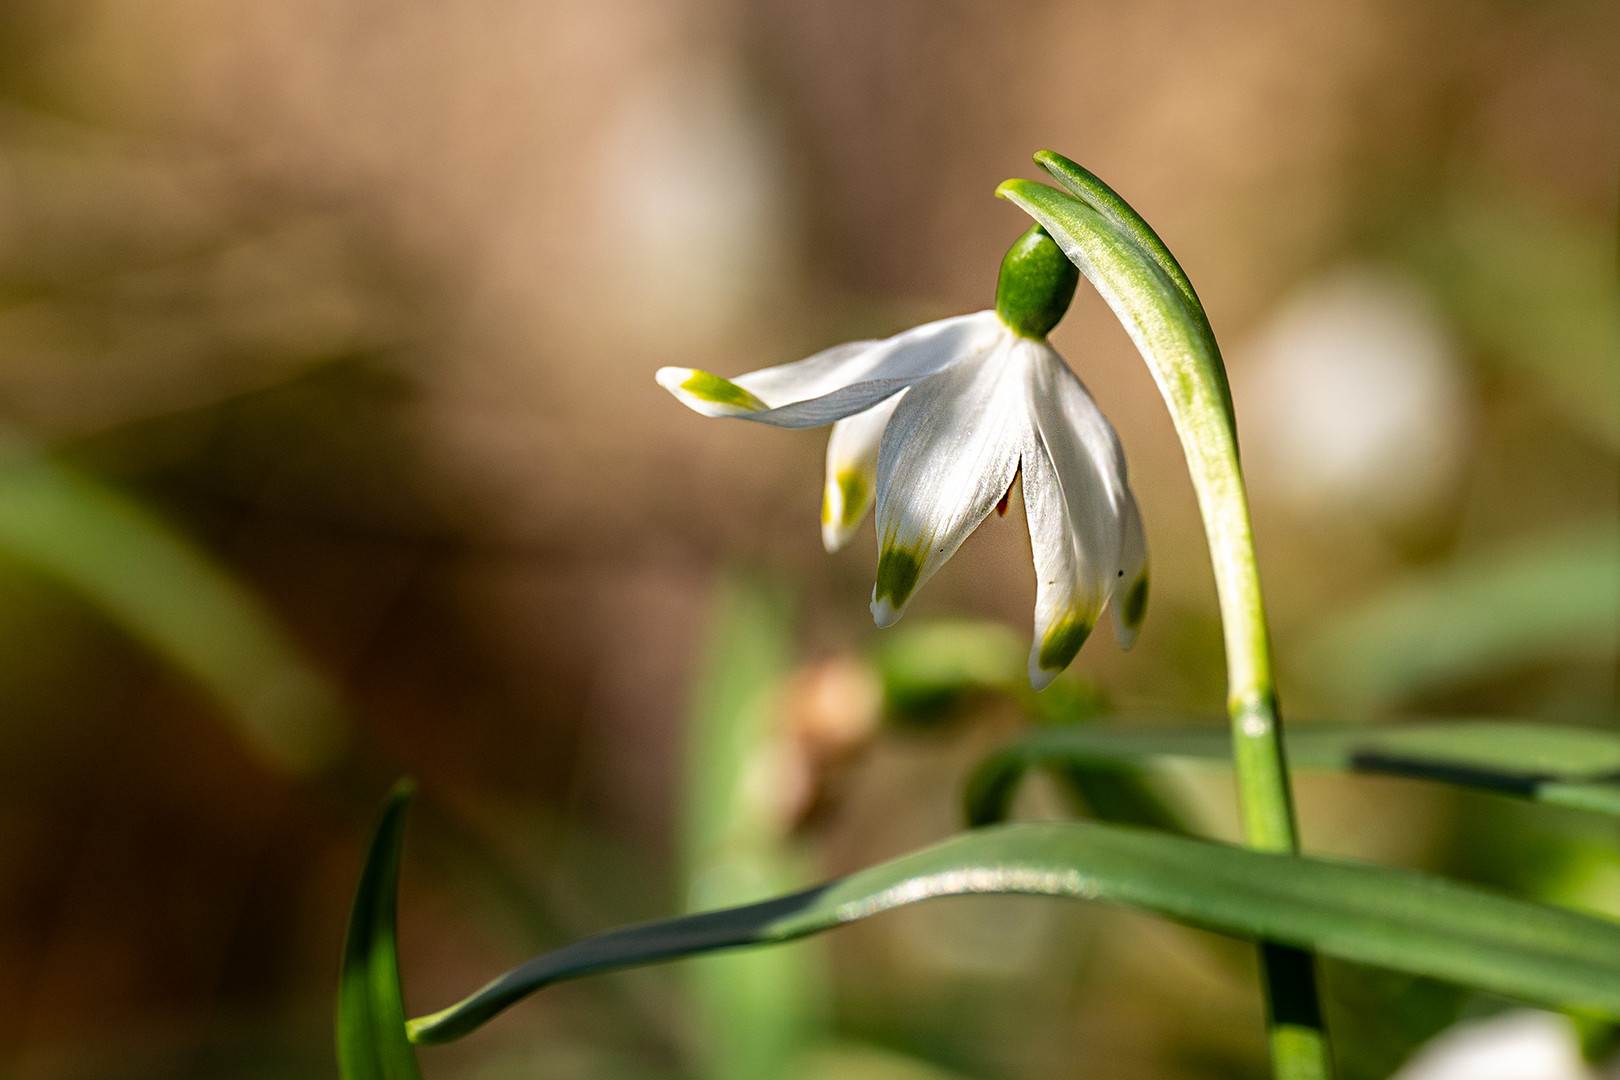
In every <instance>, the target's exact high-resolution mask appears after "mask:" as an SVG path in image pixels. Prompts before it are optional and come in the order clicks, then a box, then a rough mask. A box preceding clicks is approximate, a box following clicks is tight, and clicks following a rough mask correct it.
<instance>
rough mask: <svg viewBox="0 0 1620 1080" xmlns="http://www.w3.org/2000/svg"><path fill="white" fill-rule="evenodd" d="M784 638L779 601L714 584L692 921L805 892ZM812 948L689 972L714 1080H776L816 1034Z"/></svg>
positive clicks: (693, 760)
mask: <svg viewBox="0 0 1620 1080" xmlns="http://www.w3.org/2000/svg"><path fill="white" fill-rule="evenodd" d="M790 657H791V635H790V626H789V619H788V612H787V604H786V602H785V600H784V598H783V597H782V596H780V595H778V594H777V593H776V591H775V590H773V589H771V588H770V587H769V586H768V585H767V584H766V583H765V582H763V581H761V580H759V579H757V578H752V577H746V576H742V575H737V576H733V577H729V578H727V579H726V580H725V581H723V582H722V583H721V586H720V588H719V590H718V592H717V595H716V598H715V604H714V610H713V615H712V621H711V624H710V631H709V640H708V643H707V647H706V649H705V651H704V660H703V664H702V668H701V673H700V675H699V679H698V689H697V695H696V698H695V700H694V705H693V709H692V719H691V726H690V729H689V731H688V736H687V757H686V777H685V787H684V790H683V793H682V802H683V806H684V811H683V813H684V823H685V833H686V845H685V846H686V856H685V863H686V866H685V871H686V907H687V910H688V911H695V910H704V909H710V908H716V907H725V906H729V905H735V904H742V903H747V902H750V901H755V900H761V899H764V898H765V897H768V896H772V895H776V894H779V893H781V892H784V891H786V890H788V889H791V888H794V887H798V886H802V885H803V884H804V883H805V882H806V881H807V880H808V874H807V873H806V870H805V868H804V867H803V865H802V860H801V859H800V858H798V857H797V855H796V853H795V852H794V851H793V849H792V846H791V843H790V838H789V835H788V833H789V831H790V829H791V825H792V822H791V820H790V819H789V818H788V816H787V815H789V814H790V813H791V812H792V811H791V808H790V807H789V806H787V805H786V800H785V799H784V785H787V784H791V783H793V782H794V779H795V778H794V777H793V776H792V775H791V770H792V769H793V768H794V766H795V764H796V763H795V762H794V761H792V760H791V758H790V757H789V756H788V755H789V754H790V753H791V751H792V749H793V747H792V744H791V743H790V742H789V741H788V740H787V734H788V733H787V732H786V731H785V730H784V724H783V723H782V701H781V699H780V694H781V690H782V682H783V679H784V678H785V676H786V675H787V673H788V667H789V661H790ZM810 949H811V946H809V945H808V944H806V945H800V946H795V947H792V948H788V949H778V950H772V951H769V952H755V953H747V954H737V955H733V956H716V957H706V958H704V959H702V960H700V961H698V962H696V963H695V964H694V965H693V967H692V971H691V976H692V981H691V986H692V988H693V991H694V993H695V995H696V998H697V1003H698V1006H699V1009H700V1011H701V1013H702V1015H703V1020H704V1034H705V1036H706V1037H705V1039H704V1040H703V1043H702V1051H701V1052H702V1054H703V1056H704V1057H705V1059H706V1062H705V1064H706V1068H705V1070H704V1071H705V1074H706V1075H707V1076H708V1077H709V1078H710V1080H753V1078H754V1077H762V1076H782V1075H785V1073H786V1072H787V1070H788V1068H789V1065H790V1063H791V1062H792V1061H793V1059H794V1058H796V1057H797V1056H798V1055H799V1054H800V1053H801V1052H802V1051H803V1049H804V1047H805V1046H806V1045H807V1043H808V1042H809V1041H810V1040H811V1038H812V1037H813V1036H814V1035H815V1034H816V1029H817V1028H818V1026H819V1025H818V1023H817V1021H818V1019H819V1018H818V1015H817V1013H818V1009H817V1004H818V999H819V998H820V997H822V996H823V995H824V993H825V990H824V987H823V986H822V973H821V971H820V969H819V967H818V964H817V959H818V958H817V957H816V956H815V955H814V953H813V952H812V951H810Z"/></svg>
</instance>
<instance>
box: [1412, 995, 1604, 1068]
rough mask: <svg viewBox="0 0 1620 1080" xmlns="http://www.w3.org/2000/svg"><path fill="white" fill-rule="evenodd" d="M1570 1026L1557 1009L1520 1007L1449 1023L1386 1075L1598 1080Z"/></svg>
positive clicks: (1571, 1025)
mask: <svg viewBox="0 0 1620 1080" xmlns="http://www.w3.org/2000/svg"><path fill="white" fill-rule="evenodd" d="M1599 1077H1600V1074H1599V1073H1597V1072H1594V1071H1593V1070H1592V1069H1591V1068H1589V1067H1588V1066H1587V1064H1586V1062H1585V1061H1584V1060H1583V1059H1582V1057H1581V1050H1580V1041H1579V1039H1578V1038H1577V1037H1576V1034H1575V1027H1574V1025H1573V1024H1571V1023H1570V1022H1569V1020H1568V1019H1567V1018H1566V1017H1563V1016H1559V1015H1558V1014H1556V1013H1549V1012H1538V1011H1536V1010H1534V1009H1520V1010H1516V1011H1514V1012H1507V1013H1503V1014H1501V1015H1499V1016H1493V1017H1491V1018H1490V1019H1488V1020H1474V1021H1468V1022H1465V1023H1461V1024H1454V1025H1452V1026H1451V1027H1449V1028H1447V1029H1446V1030H1445V1031H1442V1032H1441V1033H1440V1034H1439V1035H1436V1036H1435V1037H1434V1038H1433V1039H1430V1040H1429V1041H1428V1043H1426V1044H1425V1045H1424V1046H1423V1047H1422V1048H1421V1049H1420V1050H1419V1051H1418V1052H1417V1053H1416V1054H1414V1055H1413V1056H1412V1058H1411V1060H1410V1061H1408V1062H1407V1063H1406V1064H1405V1065H1404V1066H1402V1067H1401V1069H1400V1070H1399V1071H1398V1072H1396V1073H1395V1075H1394V1076H1393V1077H1391V1078H1390V1080H1599Z"/></svg>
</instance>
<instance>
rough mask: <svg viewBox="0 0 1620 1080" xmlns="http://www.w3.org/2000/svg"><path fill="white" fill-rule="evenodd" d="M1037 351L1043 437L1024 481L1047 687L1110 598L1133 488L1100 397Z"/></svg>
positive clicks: (1034, 367)
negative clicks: (1129, 487)
mask: <svg viewBox="0 0 1620 1080" xmlns="http://www.w3.org/2000/svg"><path fill="white" fill-rule="evenodd" d="M1030 349H1031V350H1032V352H1034V353H1036V356H1035V358H1034V360H1033V361H1032V362H1031V364H1030V365H1029V368H1028V372H1029V381H1028V383H1027V392H1028V395H1029V399H1028V400H1029V409H1030V411H1031V412H1032V413H1033V415H1034V418H1035V438H1034V439H1033V440H1032V445H1031V447H1030V449H1029V450H1028V451H1027V452H1026V454H1025V456H1024V463H1023V464H1024V480H1023V483H1024V507H1025V513H1026V514H1027V516H1028V519H1029V537H1030V546H1031V548H1032V549H1033V551H1034V555H1035V574H1036V592H1035V640H1034V642H1033V644H1032V645H1031V646H1030V653H1029V679H1030V683H1031V685H1033V686H1034V687H1035V688H1036V689H1037V690H1039V689H1042V688H1043V687H1045V686H1047V685H1048V684H1050V683H1051V681H1052V680H1053V679H1054V678H1056V677H1057V675H1058V673H1059V672H1061V671H1062V670H1063V669H1064V668H1066V667H1068V666H1069V664H1070V662H1071V661H1073V660H1074V657H1075V654H1076V653H1078V652H1079V651H1080V646H1081V645H1082V644H1084V643H1085V640H1086V638H1087V637H1088V636H1089V635H1090V633H1091V630H1092V628H1093V627H1094V626H1095V625H1096V622H1097V618H1098V616H1099V615H1101V614H1102V609H1103V607H1104V606H1105V605H1106V604H1107V603H1108V598H1109V594H1110V593H1111V592H1112V590H1113V589H1114V586H1115V581H1116V579H1117V576H1118V572H1119V564H1120V552H1121V535H1120V525H1121V513H1122V509H1121V508H1122V506H1123V501H1124V499H1126V498H1128V497H1129V492H1128V491H1127V490H1126V488H1125V476H1124V455H1123V454H1122V453H1121V452H1120V449H1119V440H1118V438H1117V437H1116V436H1115V435H1114V429H1113V428H1112V427H1111V426H1109V423H1108V421H1107V420H1106V419H1105V418H1104V417H1103V415H1102V413H1101V411H1100V410H1098V408H1097V406H1096V404H1095V403H1094V402H1093V401H1092V400H1091V395H1090V394H1088V393H1087V392H1086V389H1085V387H1084V386H1083V385H1082V384H1081V382H1080V380H1079V379H1078V378H1076V377H1075V375H1074V373H1073V372H1072V371H1070V370H1069V368H1068V366H1067V365H1065V364H1064V362H1063V359H1062V357H1060V356H1058V355H1057V353H1056V352H1054V351H1053V350H1052V349H1051V348H1050V347H1049V346H1045V345H1038V344H1031V345H1030Z"/></svg>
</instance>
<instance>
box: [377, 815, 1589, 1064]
mask: <svg viewBox="0 0 1620 1080" xmlns="http://www.w3.org/2000/svg"><path fill="white" fill-rule="evenodd" d="M982 893H1013V894H1026V895H1037V896H1059V897H1070V898H1076V899H1085V900H1102V901H1106V902H1110V903H1118V904H1125V905H1129V906H1131V907H1135V908H1139V909H1141V910H1143V911H1148V912H1152V913H1155V914H1158V915H1162V916H1165V917H1167V918H1170V919H1174V920H1176V921H1178V922H1183V923H1186V924H1189V925H1192V926H1199V927H1203V928H1205V929H1210V930H1216V931H1220V932H1223V933H1227V934H1231V935H1234V936H1237V937H1243V938H1255V939H1263V940H1265V941H1270V942H1277V943H1280V944H1282V945H1286V946H1293V947H1298V948H1308V949H1313V950H1316V951H1318V952H1321V953H1323V954H1325V955H1329V956H1336V957H1339V958H1341V959H1345V960H1351V961H1354V962H1357V963H1363V964H1370V965H1374V966H1377V967H1384V968H1389V969H1391V970H1394V971H1403V972H1407V973H1409V974H1413V975H1425V976H1431V977H1434V978H1438V979H1443V980H1446V981H1449V982H1456V983H1460V984H1463V985H1467V986H1473V987H1477V988H1479V989H1482V990H1486V991H1489V992H1492V993H1496V994H1501V995H1504V996H1506V997H1513V998H1520V999H1524V1000H1527V1001H1532V1002H1537V1003H1542V1004H1548V1005H1554V1006H1561V1007H1577V1008H1587V1009H1590V1010H1593V1011H1596V1012H1601V1013H1606V1014H1609V1015H1620V924H1616V923H1614V922H1610V921H1607V920H1602V919H1596V918H1592V917H1590V916H1586V915H1581V914H1578V913H1575V912H1571V911H1566V910H1562V909H1559V908H1553V907H1547V906H1544V905H1540V904H1534V903H1530V902H1528V901H1524V900H1517V899H1513V898H1511V897H1508V896H1504V895H1501V894H1498V893H1493V892H1490V891H1488V890H1485V889H1481V888H1477V887H1475V886H1470V885H1462V884H1458V883H1456V882H1450V881H1446V880H1443V879H1440V878H1435V877H1431V876H1427V875H1423V874H1415V873H1412V872H1410V871H1404V870H1394V869H1390V868H1388V867H1382V866H1374V865H1370V864H1364V863H1356V862H1349V861H1337V860H1334V861H1329V860H1325V859H1316V858H1306V857H1300V856H1291V855H1275V854H1270V853H1266V852H1259V851H1253V850H1248V849H1244V848H1236V847H1230V846H1227V845H1224V844H1216V843H1210V842H1207V841H1200V840H1190V839H1185V838H1183V837H1178V836H1170V835H1166V834H1164V833H1161V832H1157V831H1154V830H1150V829H1140V828H1134V827H1130V826H1123V825H1102V824H1097V823H1093V822H1069V823H1062V824H1032V825H1002V826H993V827H990V828H986V829H980V830H976V831H974V832H969V833H964V834H962V835H959V836H956V837H953V838H951V839H949V840H946V841H944V842H943V843H940V844H936V845H934V846H933V847H930V848H926V849H924V850H922V851H918V852H915V853H913V854H911V855H906V856H903V857H901V858H899V859H895V860H893V861H891V862H887V863H884V864H881V865H879V866H875V867H872V868H871V869H868V870H864V871H861V872H860V873H857V874H853V875H851V876H849V877H847V878H843V879H842V880H839V881H834V882H832V883H830V884H828V885H823V886H821V887H820V888H815V889H809V890H806V891H805V892H802V893H797V894H794V895H792V896H785V897H782V898H780V899H776V900H770V901H766V902H764V903H760V904H753V905H749V906H748V907H743V908H735V909H732V910H730V911H715V912H707V913H704V914H700V915H689V916H686V917H684V918H679V919H671V920H668V921H666V922H659V923H650V924H647V925H644V926H638V927H631V928H628V929H624V930H617V931H614V932H612V933H608V934H604V935H602V936H600V937H596V938H592V939H589V940H587V941H581V942H577V943H575V944H573V945H569V946H565V947H564V948H562V949H558V950H556V951H555V952H552V953H548V954H546V955H544V956H541V957H538V958H536V959H534V960H531V961H529V962H528V963H526V964H524V965H522V966H521V967H518V968H515V969H514V970H512V971H511V972H509V973H507V974H506V975H503V976H501V977H500V978H499V979H496V980H495V981H494V982H492V983H490V984H489V985H488V986H486V987H484V988H483V989H482V990H480V991H478V992H477V993H475V994H474V995H472V996H471V997H469V998H467V999H466V1000H464V1001H462V1002H461V1003H459V1004H457V1005H453V1006H451V1007H450V1008H448V1009H445V1010H442V1011H441V1012H438V1013H434V1014H432V1015H431V1016H426V1017H422V1018H419V1019H416V1020H412V1021H410V1025H409V1027H410V1032H411V1038H412V1041H413V1042H416V1043H419V1044H421V1043H438V1042H446V1041H449V1040H452V1039H456V1038H459V1037H461V1036H463V1035H466V1034H467V1033H468V1032H471V1031H473V1030H475V1029H476V1028H477V1027H479V1026H480V1025H481V1024H483V1023H484V1022H486V1021H487V1020H489V1019H490V1018H491V1017H493V1016H495V1015H496V1014H497V1013H499V1012H501V1011H502V1010H504V1009H506V1008H508V1007H509V1006H511V1005H512V1004H514V1003H515V1002H517V1001H519V1000H521V999H522V998H524V997H526V996H527V995H529V994H531V993H533V992H535V991H536V990H539V989H541V988H542V987H545V986H548V985H550V984H552V983H555V982H558V981H561V980H563V979H569V978H575V977H578V976H580V975H586V974H590V973H592V972H597V971H606V970H609V969H612V968H620V967H626V966H631V965H636V964H645V963H651V962H654V961H658V960H667V959H671V958H673V957H677V956H688V955H692V954H694V953H698V952H705V951H708V950H712V949H721V948H727V947H733V946H741V945H759V944H769V943H775V942H782V941H789V940H792V939H794V938H797V937H801V936H803V935H805V934H812V933H816V932H817V931H820V930H826V929H829V928H832V927H835V926H840V925H843V924H844V923H848V922H853V921H855V920H857V919H863V918H867V917H868V916H871V915H876V914H879V913H880V912H884V911H888V910H890V909H892V908H897V907H901V906H904V905H906V904H911V903H915V902H917V901H920V900H927V899H930V898H932V897H938V896H959V895H967V894H982Z"/></svg>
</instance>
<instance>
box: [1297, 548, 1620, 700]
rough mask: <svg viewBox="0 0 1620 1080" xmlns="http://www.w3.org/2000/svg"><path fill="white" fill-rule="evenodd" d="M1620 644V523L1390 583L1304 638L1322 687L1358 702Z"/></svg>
mask: <svg viewBox="0 0 1620 1080" xmlns="http://www.w3.org/2000/svg"><path fill="white" fill-rule="evenodd" d="M1617 647H1620V531H1617V530H1616V529H1615V527H1614V526H1613V525H1612V524H1602V525H1592V526H1585V527H1577V528H1574V529H1570V530H1566V531H1561V532H1557V533H1551V534H1547V535H1543V536H1540V537H1537V538H1535V539H1534V540H1530V541H1526V542H1524V543H1522V544H1520V545H1517V546H1515V547H1513V548H1511V549H1507V550H1503V551H1498V552H1495V553H1492V554H1490V555H1482V556H1475V557H1472V558H1469V559H1463V560H1458V561H1457V562H1454V563H1452V564H1450V565H1447V566H1445V567H1443V568H1440V569H1438V570H1435V571H1432V572H1429V573H1426V574H1424V575H1422V576H1419V577H1414V578H1412V579H1410V580H1408V581H1405V582H1402V583H1400V584H1397V585H1394V586H1391V587H1390V588H1389V589H1387V590H1386V591H1384V592H1382V593H1378V594H1376V595H1374V596H1372V597H1371V598H1370V599H1368V600H1367V601H1366V602H1365V603H1364V604H1362V605H1360V606H1359V607H1356V608H1353V609H1352V610H1350V611H1348V612H1346V613H1345V614H1343V615H1341V616H1339V617H1337V618H1335V619H1334V620H1333V621H1332V622H1330V623H1329V624H1328V625H1327V626H1326V627H1325V628H1323V629H1322V630H1321V631H1320V632H1319V634H1318V635H1317V637H1316V638H1315V639H1314V640H1313V641H1312V642H1311V643H1310V644H1309V646H1308V648H1307V653H1306V655H1307V657H1308V660H1309V664H1310V667H1311V669H1312V670H1313V671H1315V672H1316V673H1317V675H1318V678H1319V679H1320V680H1321V682H1322V683H1323V685H1324V687H1325V688H1326V689H1328V690H1330V691H1332V692H1333V693H1334V694H1335V695H1336V696H1337V697H1338V699H1339V700H1341V701H1343V702H1346V703H1347V704H1349V705H1352V706H1356V707H1372V706H1377V705H1384V704H1389V703H1393V702H1397V701H1400V700H1402V699H1403V698H1406V697H1408V696H1410V695H1412V694H1416V693H1420V692H1423V691H1428V690H1435V689H1440V688H1444V687H1447V686H1454V685H1457V684H1458V683H1462V682H1466V681H1467V680H1469V679H1475V678H1480V677H1482V676H1488V675H1490V674H1492V673H1493V672H1496V671H1498V670H1500V669H1502V668H1504V667H1509V666H1512V665H1515V664H1524V663H1533V662H1536V661H1543V660H1549V659H1557V658H1560V657H1565V656H1574V657H1598V658H1603V657H1610V656H1613V655H1614V653H1615V650H1616V648H1617Z"/></svg>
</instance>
